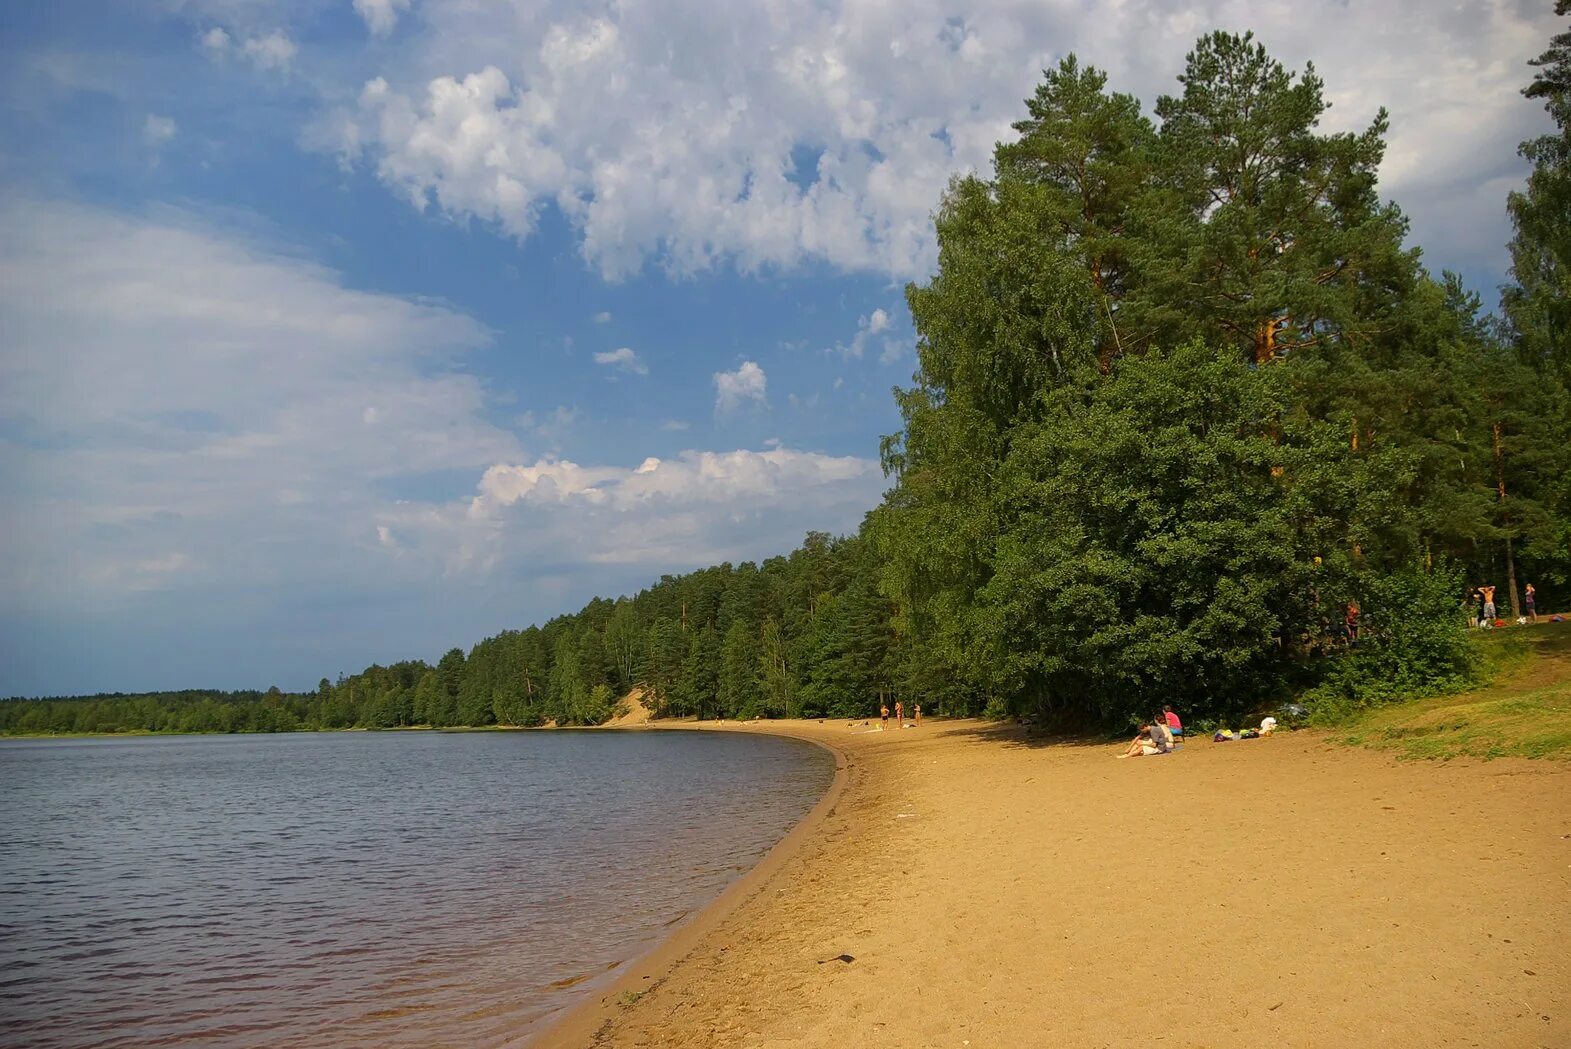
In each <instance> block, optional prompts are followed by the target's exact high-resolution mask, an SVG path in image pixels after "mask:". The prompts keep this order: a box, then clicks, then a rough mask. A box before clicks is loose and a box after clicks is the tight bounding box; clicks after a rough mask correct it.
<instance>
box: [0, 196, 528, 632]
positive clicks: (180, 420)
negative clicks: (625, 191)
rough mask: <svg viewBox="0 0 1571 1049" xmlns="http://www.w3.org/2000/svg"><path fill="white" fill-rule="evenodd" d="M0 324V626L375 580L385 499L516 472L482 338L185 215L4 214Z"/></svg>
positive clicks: (193, 607) (9, 204)
mask: <svg viewBox="0 0 1571 1049" xmlns="http://www.w3.org/2000/svg"><path fill="white" fill-rule="evenodd" d="M0 314H3V315H4V316H5V317H6V318H7V332H8V334H7V339H6V346H5V352H4V354H3V355H0V422H3V425H4V428H5V431H6V432H7V434H8V435H9V439H8V440H7V441H6V442H4V443H3V444H0V478H3V481H4V489H5V491H6V492H7V493H8V500H7V501H8V503H9V504H10V505H9V507H8V510H7V518H8V520H7V527H5V528H0V592H3V595H4V596H3V597H0V615H5V616H20V615H36V616H40V617H49V616H68V615H71V614H85V612H84V610H87V609H91V610H96V611H97V612H99V613H102V614H105V615H108V614H111V613H112V612H113V611H114V610H116V609H124V608H126V607H129V604H130V603H134V602H135V601H136V600H137V599H138V598H139V596H144V595H149V594H170V595H174V594H179V595H182V596H181V598H180V600H181V601H182V602H189V604H188V605H182V607H188V609H189V612H188V614H189V615H196V616H212V617H214V618H215V621H216V620H217V619H221V618H222V617H223V616H224V615H226V614H229V613H232V612H233V609H232V608H228V609H227V610H226V605H225V604H224V602H225V601H227V600H230V597H232V595H233V593H236V592H240V591H244V592H247V593H251V594H256V593H258V592H265V591H266V590H268V589H269V588H273V587H287V586H298V587H299V588H300V592H301V593H306V592H310V591H313V590H323V589H328V590H330V589H332V588H333V587H335V586H338V585H342V584H344V583H345V581H346V577H347V578H351V579H357V580H363V579H365V578H368V577H370V575H371V573H372V572H373V571H374V570H375V566H374V565H370V564H367V563H366V561H365V558H364V550H365V549H366V548H369V547H371V546H372V545H373V544H374V543H375V541H376V540H377V539H378V538H379V534H378V533H377V532H376V531H375V526H376V525H377V524H378V523H379V522H378V521H377V519H376V514H377V511H378V509H379V508H381V507H382V506H384V505H385V504H386V503H388V502H390V500H388V499H387V496H386V493H385V491H384V486H386V485H388V484H393V483H396V482H397V481H398V479H399V478H402V477H410V476H422V475H425V474H427V473H431V472H439V471H449V470H466V471H473V472H476V473H478V472H479V471H481V470H483V469H484V468H485V467H486V466H487V465H489V464H490V463H493V462H496V461H498V460H499V459H505V458H511V457H513V456H516V455H517V454H518V453H519V446H518V443H517V441H516V439H515V438H513V436H512V435H511V434H509V433H507V432H506V431H503V430H499V429H497V428H496V427H494V426H492V425H491V424H490V423H488V422H487V421H486V414H487V405H486V398H485V394H484V390H483V389H482V387H481V385H480V383H479V382H478V381H477V380H476V379H474V378H473V377H472V376H469V375H467V374H465V373H463V372H462V371H459V370H457V369H456V367H455V365H456V362H457V360H458V357H459V356H460V355H462V354H463V353H465V352H466V351H467V350H469V349H471V348H473V347H478V346H480V345H483V344H484V343H486V342H487V341H488V339H489V337H490V336H489V333H488V332H487V331H486V329H484V328H483V327H482V326H481V325H479V324H477V323H476V322H475V321H473V320H471V319H470V318H468V317H466V316H464V315H462V314H459V313H456V312H454V311H452V310H450V309H446V308H443V307H439V306H432V305H428V304H424V303H418V302H412V301H409V300H405V299H401V298H397V297H394V296H387V295H375V294H370V293H365V292H359V291H352V290H349V289H347V288H345V287H343V286H342V284H341V282H340V281H339V279H338V276H337V275H336V274H335V273H333V272H331V271H329V270H325V269H322V268H320V267H317V266H314V265H312V264H310V263H306V262H302V261H300V260H298V259H296V258H292V257H288V256H282V255H278V254H276V253H274V252H272V251H270V250H269V249H267V248H265V247H262V246H259V245H257V244H255V243H253V242H251V241H249V240H248V239H246V238H245V237H241V236H237V235H230V234H226V233H224V232H222V231H217V230H214V229H211V228H208V227H205V226H204V225H203V224H202V223H201V222H200V221H199V220H197V219H196V218H194V217H193V216H191V215H189V214H185V213H182V212H178V211H170V212H163V213H160V215H159V216H158V217H156V218H138V217H128V216H124V215H118V214H114V213H110V212H105V211H100V210H96V209H93V208H89V207H84V206H79V205H75V204H62V203H48V202H38V201H17V200H10V201H5V202H0ZM225 595H230V596H229V597H226V596H225ZM280 611H282V610H280ZM172 619H173V620H174V621H179V619H180V617H179V616H174V617H172ZM171 629H177V628H176V627H175V626H174V625H173V623H172V624H171Z"/></svg>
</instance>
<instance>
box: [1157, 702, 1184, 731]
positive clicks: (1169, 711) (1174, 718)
mask: <svg viewBox="0 0 1571 1049" xmlns="http://www.w3.org/2000/svg"><path fill="white" fill-rule="evenodd" d="M1162 717H1164V718H1166V719H1167V730H1168V731H1169V732H1171V733H1172V734H1173V735H1174V736H1182V735H1183V734H1184V723H1183V722H1182V721H1179V720H1178V715H1177V714H1175V713H1173V708H1172V707H1163V708H1162Z"/></svg>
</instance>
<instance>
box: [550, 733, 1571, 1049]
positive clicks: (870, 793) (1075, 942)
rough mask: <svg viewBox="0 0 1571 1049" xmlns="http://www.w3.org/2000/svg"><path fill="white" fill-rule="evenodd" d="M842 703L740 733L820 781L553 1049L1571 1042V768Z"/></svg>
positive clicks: (555, 1033) (559, 1030) (1289, 739)
mask: <svg viewBox="0 0 1571 1049" xmlns="http://www.w3.org/2000/svg"><path fill="white" fill-rule="evenodd" d="M846 725H847V723H846V722H844V721H836V722H829V723H827V724H820V723H817V722H785V723H769V724H755V725H748V726H727V728H728V729H730V730H734V731H753V732H784V733H788V734H791V735H797V736H801V737H804V738H809V739H814V740H817V741H819V742H822V743H825V744H827V745H829V746H830V747H832V748H834V749H835V750H836V751H837V752H838V754H839V755H840V764H841V766H842V770H841V773H840V775H839V777H838V778H837V780H836V785H835V786H834V787H833V788H832V789H831V792H830V796H829V797H828V798H826V800H825V802H824V803H823V804H821V805H820V806H819V808H818V809H817V810H815V812H814V814H813V815H810V816H809V817H808V819H807V820H805V821H804V823H803V824H802V825H801V826H799V827H798V828H797V830H796V831H795V832H794V833H793V835H792V837H791V838H790V839H788V840H787V841H785V842H783V843H782V845H781V846H780V847H779V848H777V849H776V850H775V851H774V852H773V853H771V854H770V856H769V857H768V858H766V860H765V861H764V863H763V864H762V865H761V866H760V867H759V868H758V869H756V870H755V871H754V872H752V874H750V875H749V876H748V877H747V878H745V879H743V881H742V882H740V883H738V884H737V885H735V886H733V888H732V890H731V891H729V892H728V893H727V896H726V897H725V898H723V899H722V900H721V901H717V904H716V905H715V906H714V907H712V908H710V910H708V911H706V912H705V913H704V914H703V915H702V916H701V917H700V918H699V919H698V920H697V921H696V922H694V923H693V924H691V925H689V926H687V927H686V928H684V929H682V930H680V931H679V932H678V933H677V934H676V936H675V937H673V939H672V941H671V942H669V943H668V944H666V945H665V947H663V948H662V949H661V950H660V951H657V952H656V953H655V955H653V956H652V957H650V958H648V959H645V960H643V961H642V962H641V963H640V964H638V965H637V966H634V967H631V968H630V970H629V971H628V972H627V973H626V974H625V975H624V976H623V977H622V978H621V980H620V981H619V982H618V983H617V984H615V985H613V986H612V987H610V988H609V989H607V990H605V991H602V992H600V993H598V994H597V995H596V996H595V997H594V998H593V999H591V1000H590V1001H588V1002H586V1003H585V1004H584V1005H582V1006H581V1007H579V1008H578V1009H577V1010H575V1011H574V1012H573V1013H571V1014H569V1015H568V1016H567V1017H566V1018H565V1020H564V1021H563V1022H562V1023H560V1024H558V1025H557V1026H556V1027H554V1028H553V1029H551V1030H550V1031H547V1032H546V1034H545V1035H544V1036H543V1037H542V1038H541V1039H540V1040H539V1042H538V1044H539V1045H541V1046H544V1047H548V1049H565V1047H575V1049H576V1047H583V1046H597V1047H598V1046H604V1047H617V1049H620V1047H634V1046H638V1047H644V1046H692V1047H698V1046H705V1047H707V1046H743V1047H800V1049H808V1047H825V1049H827V1047H831V1046H834V1047H839V1046H845V1045H856V1046H867V1047H883V1046H888V1047H912V1049H916V1047H924V1049H925V1047H930V1046H960V1047H964V1046H971V1047H975V1049H982V1047H1004V1049H1010V1047H1030V1046H1072V1047H1081V1046H1150V1045H1163V1046H1183V1047H1201V1046H1204V1047H1212V1049H1221V1047H1254V1046H1261V1045H1279V1046H1433V1045H1448V1046H1450V1045H1455V1046H1510V1047H1519V1046H1520V1047H1530V1046H1545V1047H1550V1046H1553V1047H1565V1046H1571V964H1568V959H1571V765H1568V764H1567V763H1563V762H1528V761H1522V760H1500V761H1494V762H1487V763H1486V762H1452V763H1449V764H1440V763H1430V762H1408V763H1400V762H1398V761H1396V760H1394V759H1393V758H1392V757H1390V756H1389V755H1386V754H1382V753H1377V752H1372V751H1364V750H1357V749H1349V748H1344V747H1337V746H1333V745H1330V744H1327V743H1326V742H1324V740H1323V739H1322V738H1320V737H1319V736H1317V735H1314V734H1310V733H1294V734H1284V735H1278V736H1276V737H1273V738H1270V739H1262V740H1247V741H1238V742H1232V743H1224V744H1212V743H1210V742H1205V741H1199V742H1194V743H1190V744H1187V745H1185V746H1184V747H1183V748H1182V750H1180V751H1179V752H1178V753H1177V754H1174V755H1171V756H1168V757H1160V758H1140V759H1136V760H1129V761H1118V760H1115V759H1114V758H1113V754H1114V753H1115V752H1116V748H1114V747H1110V746H1087V745H1070V744H1062V743H1059V744H1046V743H1042V742H1039V741H1035V740H1032V739H1030V738H1028V737H1026V736H1024V735H1022V734H1020V733H1019V732H1018V730H1013V729H1001V728H997V727H993V726H989V725H985V724H982V723H978V722H938V721H929V722H927V723H925V724H924V725H923V726H922V727H921V728H920V729H905V730H896V729H891V730H889V731H887V732H879V731H878V730H877V721H876V720H875V721H874V722H873V725H872V726H871V729H872V730H871V731H868V730H866V729H863V728H861V727H858V728H856V729H848V728H847V727H846ZM689 727H691V726H689ZM713 727H716V728H718V727H720V726H713ZM841 956H847V957H849V958H851V959H853V960H850V961H845V960H839V959H840V957H841Z"/></svg>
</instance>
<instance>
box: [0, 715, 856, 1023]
mask: <svg viewBox="0 0 1571 1049" xmlns="http://www.w3.org/2000/svg"><path fill="white" fill-rule="evenodd" d="M833 771H834V768H833V762H832V761H831V760H830V759H829V757H828V756H827V755H826V754H824V753H823V752H822V751H820V750H818V749H817V748H815V747H812V746H809V745H807V744H802V743H797V742H794V741H790V740H781V739H770V738H765V737H757V736H739V735H730V734H720V733H696V732H691V733H690V732H669V733H667V732H662V733H609V732H595V733H580V732H556V733H486V734H456V733H455V734H444V733H335V734H323V735H285V736H185V737H143V738H130V739H94V740H81V741H62V740H36V741H34V740H12V741H0V797H3V805H4V808H3V812H4V824H3V825H0V1044H3V1045H6V1046H23V1045H26V1046H41V1047H49V1046H154V1045H202V1046H382V1045H394V1046H396V1045H409V1046H416V1045H418V1046H506V1045H518V1044H521V1043H523V1042H525V1041H527V1038H528V1036H529V1035H530V1034H531V1033H533V1032H534V1031H536V1030H538V1028H539V1026H540V1022H541V1021H542V1019H543V1018H546V1017H547V1016H548V1014H551V1013H553V1012H555V1011H557V1010H559V1009H561V1008H563V1007H564V1006H565V1005H568V1004H571V1001H573V1000H576V998H577V996H580V995H583V994H585V993H587V992H588V990H591V989H592V988H593V987H594V986H596V980H600V981H603V980H605V979H607V978H610V977H608V976H607V974H608V972H609V971H610V970H609V968H608V967H613V966H615V965H616V964H617V963H619V962H622V961H625V960H626V959H628V958H630V957H633V956H636V955H637V954H639V953H641V952H642V951H643V950H645V949H647V948H648V947H650V946H652V945H653V944H654V943H655V942H658V940H659V939H660V937H661V935H662V934H663V932H664V931H665V930H666V928H667V927H669V926H670V925H672V924H675V923H677V922H679V921H680V920H681V919H682V918H683V917H684V916H686V915H687V914H689V913H691V912H692V911H693V910H694V909H696V908H698V907H701V906H702V905H703V904H704V903H705V902H707V901H708V900H710V899H712V898H713V897H714V896H715V895H717V894H718V893H719V891H720V890H721V889H722V888H723V887H724V886H725V885H726V884H727V883H728V882H729V881H731V880H732V879H734V878H735V877H736V876H737V875H738V874H739V873H740V872H742V871H744V870H746V869H748V868H749V867H751V866H752V865H753V864H754V863H755V862H756V861H757V860H758V858H759V857H760V856H762V855H763V853H765V852H766V851H768V849H769V848H770V846H772V845H773V844H774V843H775V842H776V841H778V840H779V839H780V837H781V836H782V835H783V834H784V833H785V831H786V830H787V829H789V828H790V826H791V825H792V824H793V823H795V822H796V821H797V820H798V819H800V818H801V817H802V816H803V815H804V814H805V813H806V812H807V810H808V809H810V808H811V807H812V806H813V804H814V803H815V802H816V801H817V799H818V797H819V796H821V794H822V792H823V790H824V789H825V788H826V787H827V786H828V783H829V780H830V777H831V776H832V775H833Z"/></svg>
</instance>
